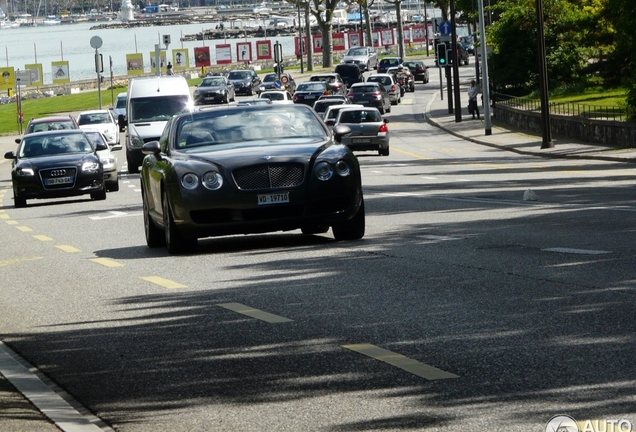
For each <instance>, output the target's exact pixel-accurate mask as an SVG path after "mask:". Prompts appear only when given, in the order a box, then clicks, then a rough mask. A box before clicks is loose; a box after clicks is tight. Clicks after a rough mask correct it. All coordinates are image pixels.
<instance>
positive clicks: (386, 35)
mask: <svg viewBox="0 0 636 432" xmlns="http://www.w3.org/2000/svg"><path fill="white" fill-rule="evenodd" d="M380 38H381V40H382V46H390V45H394V44H395V42H393V29H383V30H382V35H381V37H380Z"/></svg>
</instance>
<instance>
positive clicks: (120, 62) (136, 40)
mask: <svg viewBox="0 0 636 432" xmlns="http://www.w3.org/2000/svg"><path fill="white" fill-rule="evenodd" d="M95 25H96V23H91V22H84V23H76V24H62V25H57V26H37V27H19V28H15V29H2V30H0V37H1V39H0V40H1V41H2V42H1V43H2V44H3V45H4V48H5V49H4V57H5V58H4V59H3V58H2V57H3V56H2V54H1V53H0V64H1V65H2V67H13V68H14V69H16V70H18V69H21V70H23V69H24V65H25V64H32V63H41V64H42V72H43V78H44V84H50V83H51V82H52V67H51V62H54V61H68V62H69V76H70V78H71V81H76V80H82V79H91V78H96V73H95V49H94V48H91V45H90V40H91V38H92V37H93V36H99V37H100V38H101V39H102V41H103V45H102V47H101V48H100V49H99V52H100V53H101V54H102V55H103V58H104V75H105V76H106V77H108V76H109V75H110V64H109V60H110V59H112V63H113V65H112V70H113V74H114V75H115V76H117V75H126V73H127V72H126V54H134V53H142V54H143V57H144V67H145V72H147V73H150V72H151V70H150V53H151V52H153V53H154V50H155V44H160V45H161V47H162V48H164V45H163V42H162V36H163V35H170V37H171V40H172V44H170V46H169V48H168V50H169V52H168V58H169V59H170V58H172V54H171V52H170V50H172V49H188V53H189V56H190V63H191V64H190V66H191V67H194V47H200V46H209V47H210V56H211V62H212V64H215V62H216V57H215V50H214V46H215V45H217V44H222V43H228V44H231V45H232V52H235V48H234V44H235V43H236V42H237V41H238V42H245V41H248V42H252V44H253V48H252V49H253V52H256V51H255V46H254V42H255V41H256V40H262V38H260V39H254V38H248V39H240V40H234V39H228V40H227V41H224V40H223V39H221V40H206V41H188V42H180V38H181V36H182V35H189V34H196V33H199V32H201V31H204V30H209V29H212V28H214V27H215V25H216V24H214V23H206V24H200V23H199V24H188V25H173V26H157V27H137V28H117V29H107V30H103V29H102V30H90V28H91V27H93V26H95ZM268 39H270V40H271V41H272V44H273V43H274V42H275V41H278V42H280V44H281V45H282V47H283V55H284V56H292V55H294V38H293V37H290V36H285V37H274V38H269V37H268ZM3 60H4V61H3Z"/></svg>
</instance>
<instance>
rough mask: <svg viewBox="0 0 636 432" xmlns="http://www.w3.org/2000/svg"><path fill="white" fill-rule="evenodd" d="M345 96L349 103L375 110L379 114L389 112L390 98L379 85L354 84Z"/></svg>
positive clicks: (371, 83)
mask: <svg viewBox="0 0 636 432" xmlns="http://www.w3.org/2000/svg"><path fill="white" fill-rule="evenodd" d="M347 96H348V97H349V100H350V101H351V103H354V104H359V105H364V106H370V107H374V108H377V109H378V111H380V114H384V113H385V112H391V97H390V96H389V93H388V92H387V91H386V89H385V88H384V86H383V85H382V84H381V83H378V82H366V83H357V84H354V85H352V86H351V88H350V89H349V94H348V95H347Z"/></svg>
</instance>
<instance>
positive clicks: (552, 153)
mask: <svg viewBox="0 0 636 432" xmlns="http://www.w3.org/2000/svg"><path fill="white" fill-rule="evenodd" d="M460 87H461V101H462V102H461V109H462V121H461V122H459V123H457V122H456V120H455V114H449V113H448V100H447V99H444V100H441V98H440V94H439V91H438V92H436V93H435V95H434V96H433V97H432V98H431V100H430V101H429V103H428V104H427V106H426V109H425V111H424V117H425V119H426V121H427V122H428V123H430V124H432V125H434V126H437V127H439V128H440V129H443V130H444V131H446V132H448V133H450V134H453V135H455V136H456V137H459V138H462V139H465V140H468V141H472V142H474V143H477V144H481V145H485V146H489V147H495V148H499V149H502V150H507V151H511V152H515V153H518V154H526V155H533V156H544V157H551V158H569V159H571V158H578V159H594V160H606V161H616V162H629V163H636V147H634V148H625V149H616V148H613V147H606V146H601V145H595V144H589V143H584V142H576V141H574V140H570V139H560V138H554V137H553V139H552V144H553V145H554V147H552V148H547V149H541V145H542V143H543V137H542V136H540V135H530V134H528V133H525V132H523V131H519V130H512V129H511V127H510V126H508V125H504V124H501V123H498V122H497V121H496V120H493V121H492V127H491V132H492V134H491V135H486V132H485V124H484V117H483V107H482V106H480V107H479V111H480V114H481V119H480V120H477V119H475V120H473V119H472V117H471V116H470V115H469V114H468V109H467V108H466V107H467V106H468V95H467V93H466V90H467V88H468V83H463V85H461V86H460ZM445 96H446V94H445ZM491 114H492V113H491Z"/></svg>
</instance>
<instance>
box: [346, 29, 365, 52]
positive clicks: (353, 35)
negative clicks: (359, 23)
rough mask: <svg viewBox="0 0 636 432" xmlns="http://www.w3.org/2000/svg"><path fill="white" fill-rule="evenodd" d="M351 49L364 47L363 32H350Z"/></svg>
mask: <svg viewBox="0 0 636 432" xmlns="http://www.w3.org/2000/svg"><path fill="white" fill-rule="evenodd" d="M347 36H348V37H349V48H353V47H359V46H362V32H359V31H355V32H349V34H348V35H347Z"/></svg>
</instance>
